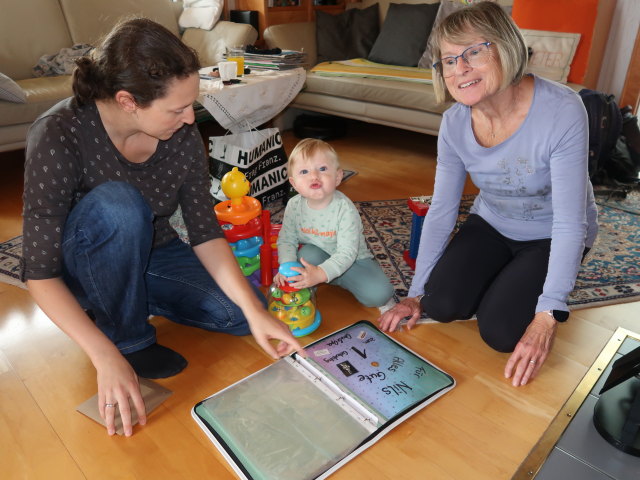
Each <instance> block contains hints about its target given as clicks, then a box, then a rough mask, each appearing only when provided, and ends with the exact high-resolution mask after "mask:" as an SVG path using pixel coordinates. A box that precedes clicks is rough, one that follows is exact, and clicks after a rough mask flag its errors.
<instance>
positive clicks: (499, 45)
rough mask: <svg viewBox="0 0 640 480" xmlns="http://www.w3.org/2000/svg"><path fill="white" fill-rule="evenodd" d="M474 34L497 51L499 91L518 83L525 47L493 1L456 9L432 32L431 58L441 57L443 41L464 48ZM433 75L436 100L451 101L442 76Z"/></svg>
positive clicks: (436, 72) (440, 101) (437, 58)
mask: <svg viewBox="0 0 640 480" xmlns="http://www.w3.org/2000/svg"><path fill="white" fill-rule="evenodd" d="M476 34H477V35H479V36H481V37H483V38H484V40H485V41H487V42H491V43H492V44H493V46H495V48H496V49H497V51H498V59H497V60H498V64H499V65H500V68H501V70H502V85H501V86H500V88H501V89H504V88H506V87H508V86H509V85H511V84H516V83H518V82H519V81H520V80H521V79H522V77H523V76H524V73H525V69H526V67H527V60H528V53H527V45H526V43H525V41H524V38H523V36H522V33H520V30H519V29H518V27H517V26H516V24H515V23H514V22H513V20H512V19H511V17H510V16H509V15H508V14H507V13H506V12H505V11H504V10H503V9H502V7H501V6H500V5H498V4H497V3H495V2H493V1H482V2H478V3H474V4H473V5H470V6H468V7H465V8H461V9H459V10H456V11H455V12H453V13H452V14H451V15H449V16H448V17H446V18H445V19H444V20H442V21H441V22H440V23H439V24H438V25H437V26H436V27H435V28H434V29H433V33H432V35H433V40H434V41H433V44H432V47H431V58H433V59H434V63H435V62H436V61H438V60H439V59H440V58H441V56H442V53H441V52H442V50H441V47H440V45H441V44H442V42H443V41H446V42H450V43H455V44H460V45H464V44H465V43H467V42H468V39H469V37H470V36H472V35H476ZM432 73H433V89H434V90H435V94H436V101H437V102H438V103H443V102H447V101H451V100H453V97H452V96H451V94H450V93H449V91H448V90H447V86H446V85H445V82H444V78H443V77H442V75H440V73H439V72H438V71H437V70H436V69H433V70H432Z"/></svg>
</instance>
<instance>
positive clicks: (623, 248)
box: [0, 195, 640, 310]
mask: <svg viewBox="0 0 640 480" xmlns="http://www.w3.org/2000/svg"><path fill="white" fill-rule="evenodd" d="M473 198H474V196H473V195H465V196H464V198H463V201H462V203H461V207H460V217H459V219H458V220H459V222H460V221H462V220H463V219H464V218H466V216H467V215H468V214H469V208H470V207H471V204H472V202H473ZM632 200H633V199H632ZM632 200H631V201H630V200H627V202H626V203H625V205H624V207H625V209H624V210H622V209H620V208H614V207H612V206H608V205H599V211H600V217H599V220H600V232H599V234H598V239H597V241H596V245H595V246H594V248H593V249H592V251H591V252H590V253H589V256H588V258H587V261H586V263H585V264H584V265H583V266H582V268H581V270H580V273H579V275H578V279H577V281H576V287H575V289H574V291H573V293H572V294H571V296H570V297H569V302H568V303H569V306H570V308H571V309H572V310H577V309H580V308H586V307H594V306H602V305H611V304H616V303H624V302H630V301H635V300H640V216H639V215H636V214H633V213H629V210H633V209H637V210H636V211H640V208H639V207H640V205H634V204H633V201H632ZM356 206H357V207H358V209H359V211H360V214H361V216H362V222H363V226H364V235H365V238H366V239H367V243H368V245H369V248H370V249H371V251H372V252H373V254H374V256H375V258H376V259H377V260H378V262H379V263H380V265H381V266H382V268H383V270H384V271H385V273H386V274H387V276H388V277H389V279H390V280H391V282H392V284H393V286H394V289H395V299H396V301H397V300H399V299H402V298H403V297H405V296H406V295H407V291H408V289H409V286H410V285H411V279H412V277H413V270H412V269H411V268H410V267H409V266H408V265H407V264H406V263H405V261H404V259H403V252H404V251H405V250H407V249H408V248H409V236H410V233H411V220H412V213H411V211H410V210H409V208H408V206H407V201H406V200H381V201H373V202H356ZM282 209H283V207H282V206H277V205H274V206H273V210H272V213H273V219H274V220H275V221H276V222H277V221H278V219H279V218H280V217H281V214H282ZM274 223H275V222H274ZM178 229H179V228H178ZM21 251H22V237H16V238H14V239H12V240H9V241H8V242H5V243H3V244H0V281H2V282H5V283H10V284H12V285H17V286H20V287H23V288H24V285H23V284H22V283H21V282H20V280H19V265H18V263H19V259H20V255H21Z"/></svg>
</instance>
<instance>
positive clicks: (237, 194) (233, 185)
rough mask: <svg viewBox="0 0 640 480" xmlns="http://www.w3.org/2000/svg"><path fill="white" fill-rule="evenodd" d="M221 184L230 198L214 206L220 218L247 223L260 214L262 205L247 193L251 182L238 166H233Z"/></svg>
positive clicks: (231, 221)
mask: <svg viewBox="0 0 640 480" xmlns="http://www.w3.org/2000/svg"><path fill="white" fill-rule="evenodd" d="M220 186H221V187H222V192H223V193H224V194H225V195H226V196H227V197H229V199H230V200H225V201H224V202H220V203H219V204H218V205H216V206H215V207H214V210H215V212H216V215H217V216H218V220H221V221H223V222H228V223H232V224H233V225H245V224H246V223H248V222H249V221H250V220H251V219H252V218H256V217H258V216H259V215H260V213H261V212H262V205H260V202H259V201H258V200H256V199H255V198H253V197H248V196H247V195H246V194H247V193H249V190H250V189H251V184H250V183H249V181H248V180H247V177H245V176H244V173H242V172H241V171H240V170H238V167H233V169H232V170H231V171H230V172H227V173H225V174H224V177H222V180H221V181H220Z"/></svg>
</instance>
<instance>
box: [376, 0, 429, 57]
mask: <svg viewBox="0 0 640 480" xmlns="http://www.w3.org/2000/svg"><path fill="white" fill-rule="evenodd" d="M438 7H439V4H437V3H431V4H416V5H409V4H400V3H392V4H391V5H390V6H389V10H388V11H387V17H386V18H385V20H384V23H383V24H382V29H381V30H380V35H378V38H377V39H376V43H375V44H374V45H373V48H372V49H371V53H370V54H369V60H371V61H372V62H377V63H385V64H388V65H404V66H406V67H415V66H417V65H418V61H419V60H420V57H421V56H422V53H423V52H424V49H425V47H426V45H427V38H428V37H429V33H430V32H431V27H432V26H433V22H434V20H435V18H436V14H437V13H438Z"/></svg>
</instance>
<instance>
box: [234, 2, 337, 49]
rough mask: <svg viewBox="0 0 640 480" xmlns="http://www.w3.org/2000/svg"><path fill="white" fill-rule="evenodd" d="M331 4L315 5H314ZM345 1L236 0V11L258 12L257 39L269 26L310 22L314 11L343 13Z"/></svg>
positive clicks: (314, 14) (314, 15) (260, 39)
mask: <svg viewBox="0 0 640 480" xmlns="http://www.w3.org/2000/svg"><path fill="white" fill-rule="evenodd" d="M330 2H331V3H333V4H332V5H316V3H330ZM344 4H345V0H236V5H235V8H237V9H238V10H256V11H257V12H258V24H259V32H258V33H259V35H260V37H259V39H258V42H260V41H262V32H263V31H264V29H265V28H267V27H269V26H271V25H278V24H281V23H294V22H311V21H313V20H315V18H316V11H318V10H322V11H324V12H327V13H330V14H332V15H335V14H338V13H341V12H343V11H344Z"/></svg>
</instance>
